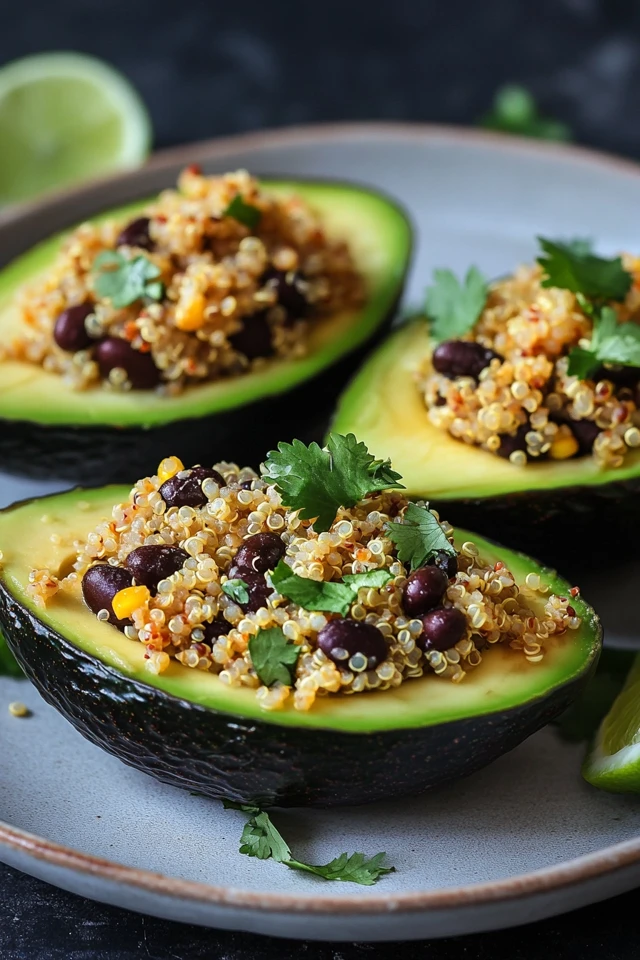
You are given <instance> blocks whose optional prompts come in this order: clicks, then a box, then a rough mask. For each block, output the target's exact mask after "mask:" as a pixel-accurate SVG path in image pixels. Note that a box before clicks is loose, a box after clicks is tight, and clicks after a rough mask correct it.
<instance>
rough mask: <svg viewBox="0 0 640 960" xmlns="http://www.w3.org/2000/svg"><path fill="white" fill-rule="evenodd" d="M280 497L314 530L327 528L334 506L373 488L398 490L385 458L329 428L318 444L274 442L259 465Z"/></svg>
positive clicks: (357, 498)
mask: <svg viewBox="0 0 640 960" xmlns="http://www.w3.org/2000/svg"><path fill="white" fill-rule="evenodd" d="M263 469H264V475H265V477H266V478H267V479H269V480H271V481H273V483H274V485H275V487H276V489H277V490H278V492H279V493H280V495H281V497H282V499H283V502H284V503H285V504H286V505H287V506H288V507H290V508H291V509H292V510H299V511H300V516H301V517H302V519H303V520H313V521H314V523H313V526H314V529H315V530H316V531H318V532H322V531H325V530H329V528H330V527H331V524H332V523H333V521H334V520H335V517H336V513H337V512H338V510H339V508H340V507H353V506H355V504H356V503H358V502H359V501H360V500H362V499H363V498H364V497H366V495H367V494H369V493H373V492H375V491H376V490H387V489H397V490H402V489H404V488H403V486H402V484H400V483H398V480H400V479H401V477H400V474H399V473H396V472H395V471H394V470H392V469H391V463H390V461H389V460H376V458H375V457H374V456H373V455H372V454H370V453H369V451H368V450H367V448H366V446H365V445H364V443H360V442H359V441H358V440H356V438H355V437H354V435H353V434H352V433H349V434H347V436H342V435H341V434H339V433H331V434H330V435H329V438H328V440H327V445H326V447H325V448H324V449H323V448H322V447H320V446H319V445H318V444H317V443H310V444H309V446H306V445H305V444H304V443H302V442H301V441H300V440H294V441H293V442H292V443H280V444H278V449H277V450H272V451H271V452H270V453H269V454H268V456H267V459H266V461H265V464H264V468H263Z"/></svg>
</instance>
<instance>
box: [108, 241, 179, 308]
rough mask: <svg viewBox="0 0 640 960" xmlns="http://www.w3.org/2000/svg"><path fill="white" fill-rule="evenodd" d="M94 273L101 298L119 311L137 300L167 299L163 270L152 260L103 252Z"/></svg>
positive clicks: (110, 251) (114, 251) (109, 251)
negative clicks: (159, 278) (162, 278)
mask: <svg viewBox="0 0 640 960" xmlns="http://www.w3.org/2000/svg"><path fill="white" fill-rule="evenodd" d="M93 271H94V273H95V274H96V279H95V287H96V292H97V294H98V296H100V297H104V298H105V299H107V300H111V302H112V304H113V306H114V307H115V308H116V309H117V310H120V309H121V308H122V307H128V306H130V305H131V304H132V303H135V302H136V300H142V299H144V298H146V299H148V300H162V298H163V297H164V284H163V283H162V282H161V281H160V280H158V277H159V276H160V274H161V270H160V267H158V266H156V264H155V263H152V261H151V260H149V259H148V257H145V256H142V255H140V256H138V257H134V258H133V259H132V260H128V259H127V258H126V257H125V256H124V255H123V254H122V253H120V252H119V251H118V250H103V251H102V253H99V254H98V256H97V257H96V258H95V260H94V261H93Z"/></svg>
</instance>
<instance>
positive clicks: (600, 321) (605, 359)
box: [568, 307, 640, 380]
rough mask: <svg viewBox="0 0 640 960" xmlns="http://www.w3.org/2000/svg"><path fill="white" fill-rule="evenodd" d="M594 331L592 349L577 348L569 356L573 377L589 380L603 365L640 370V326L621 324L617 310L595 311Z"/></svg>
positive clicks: (570, 374)
mask: <svg viewBox="0 0 640 960" xmlns="http://www.w3.org/2000/svg"><path fill="white" fill-rule="evenodd" d="M591 315H592V316H593V330H592V333H591V342H590V344H589V346H588V347H581V346H577V347H573V349H572V350H571V351H570V353H569V367H568V373H569V376H572V377H574V376H575V377H579V378H580V379H581V380H585V379H586V378H587V377H589V375H590V374H591V373H593V371H594V370H595V369H596V368H597V367H599V366H601V364H603V363H611V364H622V365H624V366H626V367H640V326H639V325H638V324H637V323H632V322H627V323H618V317H617V315H616V312H615V310H613V309H612V308H611V307H602V309H600V310H595V311H592V314H591Z"/></svg>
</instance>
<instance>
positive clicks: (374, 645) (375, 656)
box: [318, 620, 388, 670]
mask: <svg viewBox="0 0 640 960" xmlns="http://www.w3.org/2000/svg"><path fill="white" fill-rule="evenodd" d="M318 646H319V647H320V649H321V650H322V652H323V653H324V654H325V656H327V657H328V658H329V659H330V660H333V662H334V663H337V664H339V665H342V666H345V667H346V666H348V664H349V660H350V659H351V657H353V656H355V654H357V653H360V654H362V656H363V657H365V658H366V660H367V666H368V668H369V669H370V670H373V669H375V667H377V666H378V664H379V663H382V661H383V660H386V659H387V654H388V648H387V641H386V640H385V638H384V637H383V635H382V634H381V633H380V631H379V630H378V628H377V627H374V626H373V624H371V623H364V622H363V621H362V620H332V621H331V622H330V623H328V624H327V625H326V627H323V628H322V630H321V631H320V633H319V634H318Z"/></svg>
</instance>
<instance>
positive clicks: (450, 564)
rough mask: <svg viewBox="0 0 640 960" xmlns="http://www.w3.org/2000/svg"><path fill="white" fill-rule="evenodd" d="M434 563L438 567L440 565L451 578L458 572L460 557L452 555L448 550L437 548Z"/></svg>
mask: <svg viewBox="0 0 640 960" xmlns="http://www.w3.org/2000/svg"><path fill="white" fill-rule="evenodd" d="M433 563H434V565H435V566H436V567H440V569H441V570H442V572H443V573H444V574H446V576H447V577H448V578H449V580H451V579H452V578H453V577H455V575H456V573H457V572H458V557H457V556H456V555H454V556H451V554H449V553H447V552H446V550H437V551H436V553H435V554H434V556H433Z"/></svg>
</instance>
